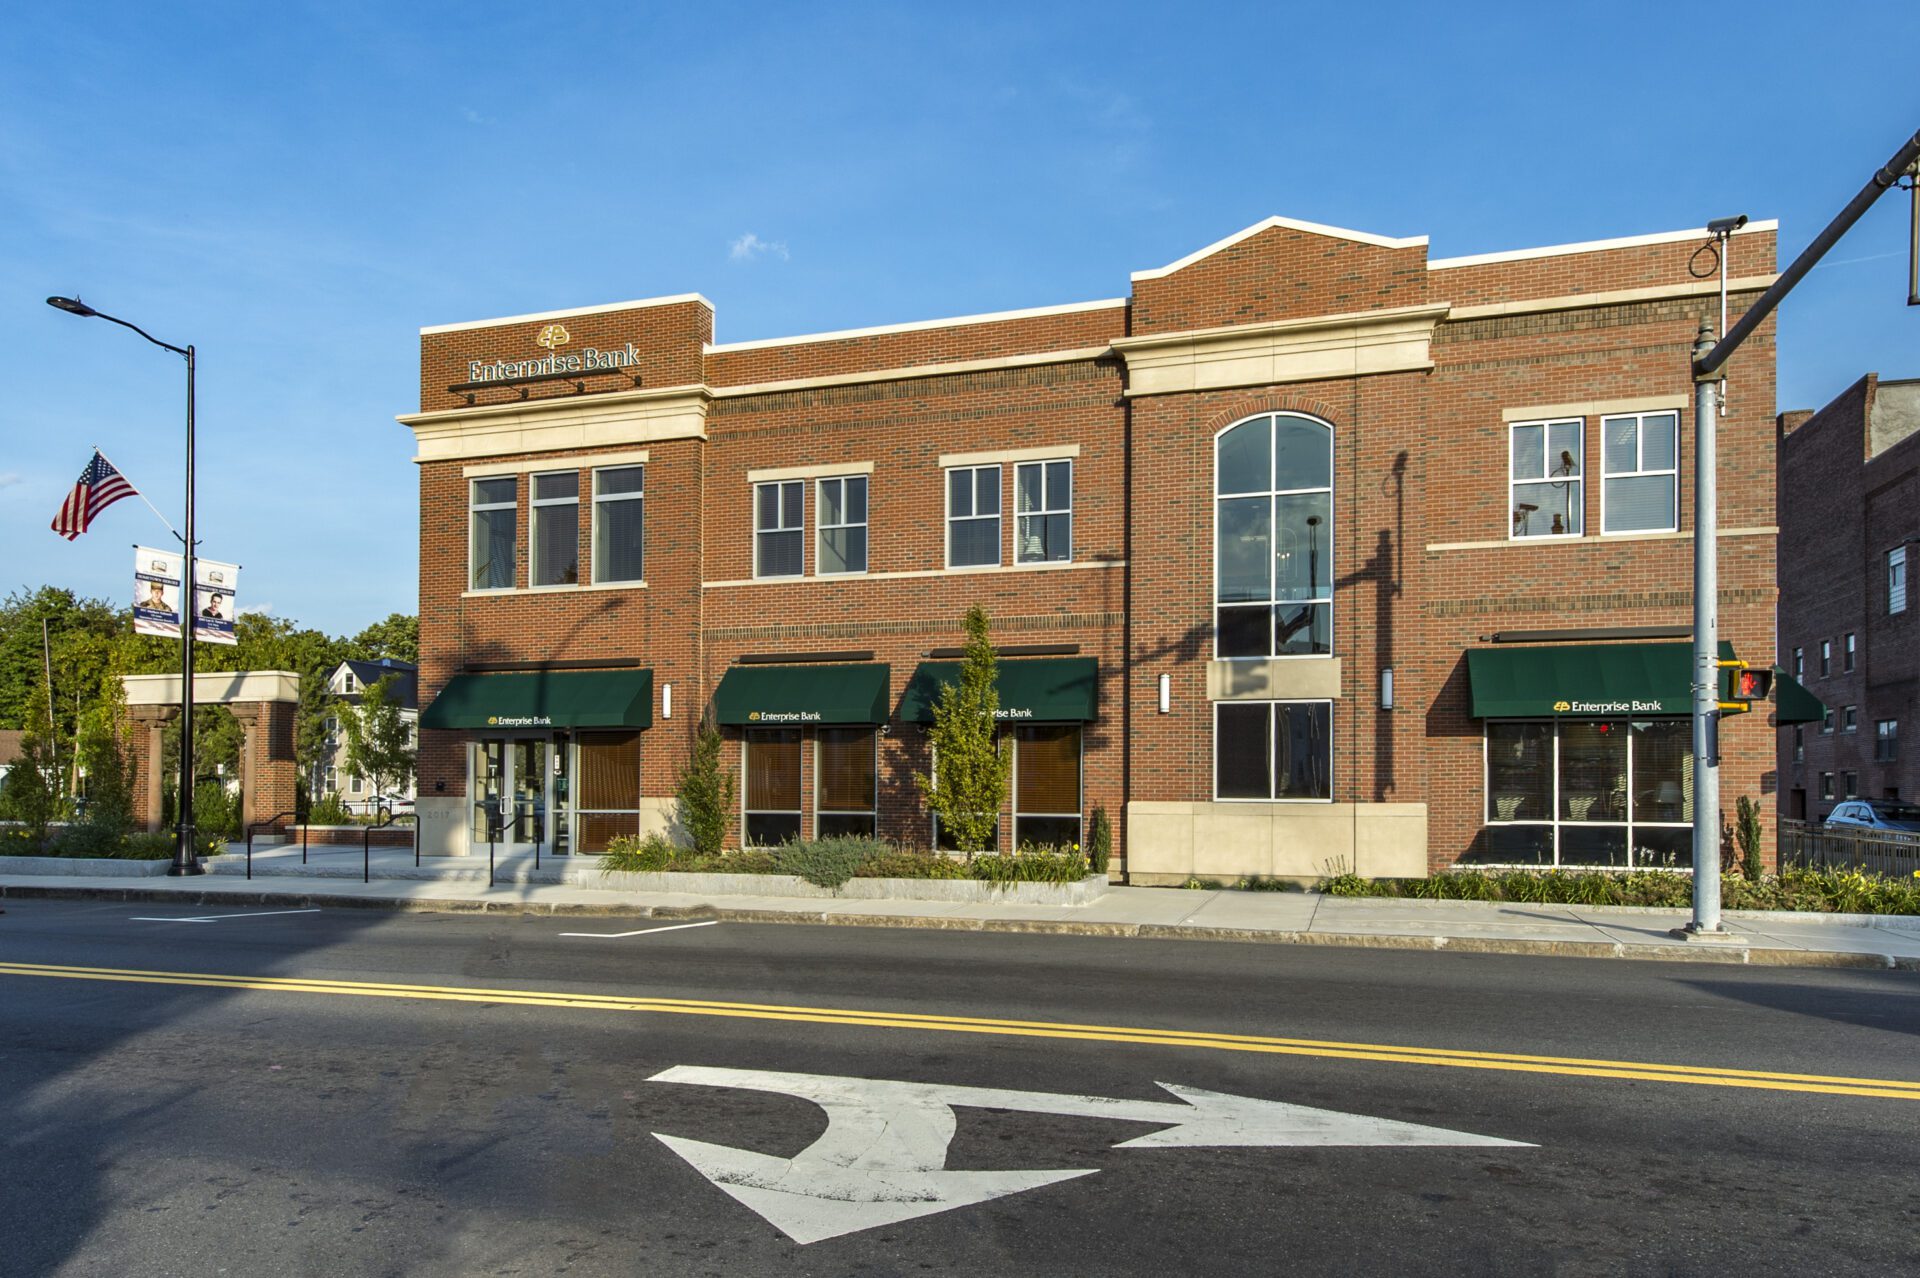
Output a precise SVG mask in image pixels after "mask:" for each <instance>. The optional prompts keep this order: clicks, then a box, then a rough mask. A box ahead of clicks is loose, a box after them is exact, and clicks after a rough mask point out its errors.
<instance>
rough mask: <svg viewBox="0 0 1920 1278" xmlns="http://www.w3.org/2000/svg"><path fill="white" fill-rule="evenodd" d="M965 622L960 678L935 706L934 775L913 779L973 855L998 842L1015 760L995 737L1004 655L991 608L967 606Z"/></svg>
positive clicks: (958, 844)
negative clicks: (996, 642)
mask: <svg viewBox="0 0 1920 1278" xmlns="http://www.w3.org/2000/svg"><path fill="white" fill-rule="evenodd" d="M966 627H967V647H966V655H965V656H964V657H963V658H962V659H961V662H960V678H959V679H958V681H956V682H954V683H949V684H946V685H945V686H943V687H942V688H941V689H940V699H939V700H938V701H936V702H934V705H933V730H932V733H931V740H932V743H933V754H934V759H933V763H934V767H933V774H932V775H931V776H927V775H923V774H918V773H916V774H915V776H914V781H915V782H917V783H918V784H919V786H920V792H921V793H922V794H923V795H925V796H926V801H927V807H928V808H929V809H931V810H932V812H933V814H934V815H935V816H937V817H939V818H940V830H941V833H942V834H943V835H944V836H946V837H947V838H949V839H951V840H952V841H953V846H954V847H955V848H957V849H959V850H960V851H962V852H964V853H966V854H967V855H968V856H969V857H971V856H972V855H973V854H974V853H975V852H979V851H982V850H984V849H986V848H988V847H991V846H992V844H993V838H994V833H995V831H996V830H997V829H998V828H999V821H1000V805H1001V804H1002V803H1003V802H1004V801H1005V800H1006V795H1007V780H1008V778H1009V777H1010V776H1011V775H1012V771H1013V760H1012V759H1011V758H1010V757H1009V756H1008V755H1007V754H1005V753H1004V752H1002V751H1001V750H1000V748H999V743H998V742H997V740H996V739H995V733H994V723H995V718H996V716H997V714H998V712H999V709H1000V689H999V686H998V684H997V682H996V679H995V672H996V670H997V669H998V665H999V660H998V658H997V657H996V656H995V655H994V651H993V640H992V637H991V635H990V633H989V623H988V620H987V610H986V609H985V608H982V607H981V606H980V605H979V604H975V605H973V607H971V608H969V609H967V621H966Z"/></svg>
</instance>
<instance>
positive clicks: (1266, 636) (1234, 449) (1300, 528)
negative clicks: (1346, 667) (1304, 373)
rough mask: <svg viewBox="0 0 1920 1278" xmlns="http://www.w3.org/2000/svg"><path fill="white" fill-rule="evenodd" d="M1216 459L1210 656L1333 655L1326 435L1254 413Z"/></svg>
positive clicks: (1302, 423)
mask: <svg viewBox="0 0 1920 1278" xmlns="http://www.w3.org/2000/svg"><path fill="white" fill-rule="evenodd" d="M1214 460H1215V469H1214V476H1215V479H1214V495H1215V503H1214V529H1215V542H1214V602H1215V610H1214V625H1215V653H1216V655H1218V656H1221V657H1271V656H1306V655H1322V654H1326V653H1330V652H1332V651H1333V634H1332V631H1333V431H1332V429H1331V428H1330V427H1329V426H1327V425H1326V423H1324V422H1320V421H1316V420H1314V419H1312V418H1309V417H1301V416H1298V415H1296V414H1292V413H1277V414H1270V415H1268V416H1263V417H1255V418H1252V419H1250V420H1248V421H1244V422H1241V423H1240V424H1239V425H1237V426H1234V427H1231V428H1230V429H1228V430H1226V431H1224V432H1223V433H1222V434H1221V435H1220V437H1219V440H1218V442H1217V444H1216V445H1215V454H1214Z"/></svg>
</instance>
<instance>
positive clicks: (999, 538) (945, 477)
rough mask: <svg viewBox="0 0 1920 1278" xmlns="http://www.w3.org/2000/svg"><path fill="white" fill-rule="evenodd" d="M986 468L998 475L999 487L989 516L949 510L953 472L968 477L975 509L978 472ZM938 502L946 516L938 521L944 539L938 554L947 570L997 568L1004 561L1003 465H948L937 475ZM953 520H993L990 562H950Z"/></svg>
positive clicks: (1005, 543) (1004, 470) (1005, 504)
mask: <svg viewBox="0 0 1920 1278" xmlns="http://www.w3.org/2000/svg"><path fill="white" fill-rule="evenodd" d="M987 470H990V471H992V472H993V473H994V474H995V475H996V476H998V485H999V486H998V488H997V489H996V490H995V492H996V502H995V508H994V512H993V514H991V515H979V514H973V515H958V516H956V515H955V514H954V513H953V477H954V476H955V475H960V474H964V475H967V476H969V479H968V481H967V482H968V486H969V488H970V489H971V495H972V498H973V508H974V509H975V510H976V511H977V510H979V508H980V480H979V475H980V472H982V471H987ZM940 501H941V504H942V506H943V507H944V508H945V513H946V518H945V520H944V521H943V522H942V531H943V540H944V541H945V546H944V547H943V548H942V554H943V556H944V563H945V565H946V567H948V568H949V569H953V570H955V571H959V572H965V571H967V570H968V569H971V568H998V567H1000V566H1001V565H1002V564H1004V563H1006V561H1007V530H1006V527H1005V520H1006V514H1007V476H1006V467H1005V466H1004V465H1002V464H1001V463H999V462H993V463H990V464H988V465H985V466H949V467H947V468H946V470H944V471H943V472H942V473H941V476H940ZM956 520H959V521H961V522H964V523H985V522H986V521H988V520H992V521H993V562H991V563H984V564H956V563H954V562H953V525H954V523H955V521H956Z"/></svg>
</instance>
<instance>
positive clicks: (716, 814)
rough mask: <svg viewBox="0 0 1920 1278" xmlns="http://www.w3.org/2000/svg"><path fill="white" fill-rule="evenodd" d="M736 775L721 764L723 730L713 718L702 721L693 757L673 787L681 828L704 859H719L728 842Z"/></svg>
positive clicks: (694, 745)
mask: <svg viewBox="0 0 1920 1278" xmlns="http://www.w3.org/2000/svg"><path fill="white" fill-rule="evenodd" d="M734 794H735V791H734V784H733V773H731V772H729V771H727V769H726V768H725V767H723V766H721V763H720V729H719V727H718V726H717V725H715V723H714V721H713V716H712V715H708V716H707V717H705V718H703V719H702V720H701V721H700V731H699V732H698V733H697V734H696V735H695V736H694V738H693V753H692V754H691V755H689V756H688V758H687V766H686V767H684V768H682V769H681V770H680V778H679V781H678V782H677V783H676V785H675V786H674V797H675V798H676V799H677V800H678V803H679V816H680V824H681V825H682V826H684V827H685V828H686V831H687V838H688V839H690V840H691V841H692V843H693V850H694V851H695V852H698V853H699V854H700V855H702V856H718V855H719V853H720V848H721V846H722V845H723V844H725V842H726V840H727V822H728V820H729V819H730V818H731V817H732V815H733V799H734Z"/></svg>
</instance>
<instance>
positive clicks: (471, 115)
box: [460, 107, 493, 125]
mask: <svg viewBox="0 0 1920 1278" xmlns="http://www.w3.org/2000/svg"><path fill="white" fill-rule="evenodd" d="M460 116H461V118H462V119H464V120H465V121H466V122H467V123H468V124H473V125H488V124H492V123H493V121H492V120H491V119H489V118H488V117H486V116H484V115H481V114H480V113H479V112H478V111H476V110H474V109H473V108H472V107H464V108H462V109H461V111H460Z"/></svg>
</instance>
